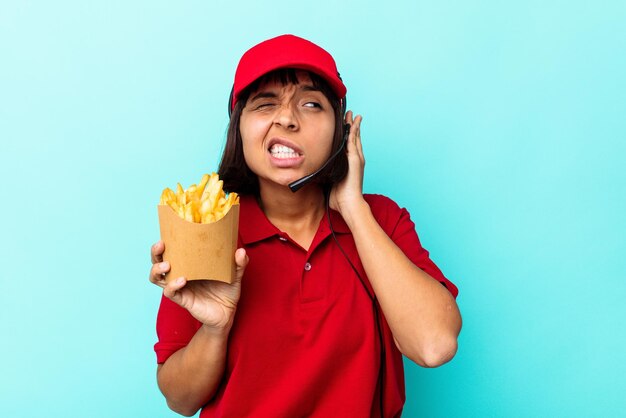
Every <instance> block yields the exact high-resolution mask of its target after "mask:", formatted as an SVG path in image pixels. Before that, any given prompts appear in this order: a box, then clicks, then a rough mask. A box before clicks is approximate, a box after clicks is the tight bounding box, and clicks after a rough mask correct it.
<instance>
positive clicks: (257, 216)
mask: <svg viewBox="0 0 626 418" xmlns="http://www.w3.org/2000/svg"><path fill="white" fill-rule="evenodd" d="M330 221H331V223H332V225H333V229H334V230H335V233H343V234H345V233H350V228H348V225H347V224H346V222H345V221H344V220H343V218H342V217H341V215H340V214H339V212H336V211H334V210H332V209H331V211H330ZM320 228H322V229H324V230H328V231H329V232H330V229H329V228H328V218H327V216H326V215H324V217H323V218H322V222H321V223H320ZM280 233H281V231H280V230H279V229H278V228H276V227H275V226H274V225H273V224H272V223H271V222H270V221H269V219H267V216H265V213H263V211H262V210H261V207H260V206H259V203H258V202H257V200H256V197H255V196H252V195H244V196H240V197H239V235H240V236H241V240H242V241H243V243H244V244H252V243H254V242H257V241H262V240H264V239H267V238H270V237H273V236H275V235H280Z"/></svg>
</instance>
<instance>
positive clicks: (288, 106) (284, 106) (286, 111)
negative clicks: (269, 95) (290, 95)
mask: <svg viewBox="0 0 626 418" xmlns="http://www.w3.org/2000/svg"><path fill="white" fill-rule="evenodd" d="M274 124H275V125H279V126H282V127H283V128H285V129H288V130H291V131H293V130H296V129H298V118H297V116H296V114H295V111H294V109H293V107H292V103H290V102H287V103H281V104H280V106H278V108H277V110H276V115H275V116H274Z"/></svg>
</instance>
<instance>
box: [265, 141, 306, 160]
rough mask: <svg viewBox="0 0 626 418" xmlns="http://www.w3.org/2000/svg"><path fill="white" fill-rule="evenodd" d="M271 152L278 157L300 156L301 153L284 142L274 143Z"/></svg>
mask: <svg viewBox="0 0 626 418" xmlns="http://www.w3.org/2000/svg"><path fill="white" fill-rule="evenodd" d="M269 152H270V154H271V155H272V157H274V158H278V159H289V158H298V157H299V156H300V154H298V153H297V152H296V151H295V150H293V149H292V148H289V147H287V146H285V145H282V144H274V145H272V146H271V147H270V149H269Z"/></svg>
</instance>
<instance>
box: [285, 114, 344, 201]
mask: <svg viewBox="0 0 626 418" xmlns="http://www.w3.org/2000/svg"><path fill="white" fill-rule="evenodd" d="M343 129H344V130H343V140H342V141H341V146H340V147H339V149H338V150H337V151H335V153H334V154H333V155H331V156H330V158H329V159H328V160H326V162H325V163H324V165H323V166H321V167H320V168H318V169H317V170H316V171H314V172H313V173H311V174H309V175H307V176H304V177H302V178H301V179H298V180H296V181H294V182H291V183H289V188H290V189H291V191H292V192H294V193H295V192H297V191H298V190H300V189H301V188H302V187H303V186H305V185H307V184H309V183H310V182H311V181H312V180H313V179H315V177H316V176H317V175H319V173H321V172H322V170H324V169H325V168H326V166H327V165H328V164H330V163H331V162H332V161H333V160H334V159H335V158H337V156H338V155H339V154H340V153H341V151H343V149H344V148H345V146H346V143H347V142H348V135H350V124H348V123H346V124H344V125H343Z"/></svg>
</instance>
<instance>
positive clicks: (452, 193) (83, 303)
mask: <svg viewBox="0 0 626 418" xmlns="http://www.w3.org/2000/svg"><path fill="white" fill-rule="evenodd" d="M625 25H626V6H625V4H624V2H621V1H613V2H611V1H600V2H587V1H549V2H544V1H527V2H519V3H518V2H499V1H495V0H485V1H456V2H453V1H436V2H434V1H433V2H424V1H403V2H390V3H387V4H384V5H383V3H382V2H372V3H369V2H366V1H362V2H358V1H352V0H348V1H343V2H334V1H318V2H314V3H299V2H292V1H277V2H272V3H264V2H252V1H250V2H242V1H239V2H227V1H224V0H220V1H211V2H208V1H207V2H202V1H195V2H163V1H136V2H122V1H106V2H105V1H89V2H84V1H75V2H70V1H59V2H33V1H13V2H9V1H3V2H2V3H1V5H0V141H1V149H0V181H1V189H0V193H1V195H2V198H1V199H2V200H1V205H0V231H1V232H0V234H1V235H0V236H1V237H2V239H1V240H0V263H1V264H0V278H1V286H0V314H1V318H0V335H1V336H2V344H1V348H0V376H1V378H0V416H2V417H35V416H48V417H107V418H110V417H168V416H175V414H174V413H172V412H169V411H168V409H167V407H166V405H165V402H164V400H163V398H162V396H161V395H160V393H159V391H158V388H157V386H156V380H155V368H156V365H155V356H154V353H153V351H152V345H153V344H154V342H155V339H156V335H155V330H154V321H155V315H156V311H157V307H158V302H159V298H160V291H159V289H158V288H156V287H155V286H153V285H151V284H150V283H149V282H148V271H149V267H150V262H149V247H150V245H151V244H152V243H153V242H155V241H156V240H157V239H158V237H159V232H158V223H157V216H156V204H157V202H158V198H159V195H160V192H161V190H162V189H163V188H164V187H165V186H173V185H175V182H176V181H180V182H181V183H183V184H185V185H189V184H190V183H194V182H197V181H198V180H199V178H200V176H201V175H202V173H204V172H210V171H212V170H214V169H216V167H217V163H218V161H219V156H220V152H221V149H222V146H223V141H224V138H225V130H226V126H227V121H228V118H227V112H226V103H227V96H228V93H229V91H230V88H231V84H232V77H233V74H234V70H235V67H236V64H237V61H238V58H239V56H240V55H241V54H242V53H243V51H245V50H246V49H247V48H248V47H250V46H251V45H253V44H255V43H257V42H259V41H261V40H263V39H266V38H269V37H272V36H275V35H279V34H282V33H294V34H297V35H300V36H303V37H305V38H309V39H311V40H313V41H314V42H316V43H318V44H320V45H322V46H323V47H325V48H326V49H328V50H329V51H331V53H332V54H333V55H334V56H335V58H336V60H337V62H338V65H339V68H340V71H341V74H342V76H343V78H344V80H345V82H346V84H347V86H348V94H349V102H348V103H349V107H350V108H352V109H354V110H355V112H357V113H361V114H363V115H364V121H363V126H362V134H363V141H364V150H365V155H366V158H367V167H366V179H365V190H366V191H367V192H377V193H384V194H387V195H389V196H390V197H392V198H393V199H395V200H396V201H397V202H398V203H400V204H401V205H402V206H405V207H407V208H408V209H409V210H410V212H411V214H412V217H413V219H414V221H415V223H416V225H417V230H418V233H419V234H420V237H421V239H422V241H423V244H424V245H425V246H426V248H428V249H429V250H430V252H431V256H432V258H433V259H434V260H435V262H436V263H437V264H438V265H439V266H440V267H441V268H442V269H443V271H444V272H445V273H446V274H447V276H448V277H450V278H451V279H452V280H453V281H454V282H455V283H456V284H457V285H458V286H459V288H460V296H459V298H458V303H459V306H460V308H461V311H462V313H463V317H464V327H463V331H462V333H461V336H460V349H459V352H458V354H457V356H456V357H455V359H454V360H453V361H452V362H451V363H449V364H447V365H445V366H443V367H441V368H439V369H434V370H426V369H421V368H419V367H417V366H416V365H414V364H410V363H408V362H407V363H406V374H407V398H408V399H407V404H406V409H405V416H407V417H417V416H424V417H473V416H475V417H484V416H496V417H537V416H540V417H555V416H559V417H574V416H576V417H609V416H618V415H622V416H623V414H624V411H625V410H626V401H624V393H625V392H626V383H625V382H626V380H625V378H624V375H625V373H626V359H625V358H624V345H625V344H626V329H625V328H626V327H625V326H624V317H625V316H626V315H625V314H626V308H624V299H625V297H626V284H625V281H624V279H625V277H624V276H625V271H626V261H625V260H626V257H625V256H624V252H625V250H626V245H625V244H626V242H625V241H626V239H625V234H626V220H625V216H624V214H625V213H626V197H625V196H626V193H625V191H626V169H625V168H624V166H625V164H624V160H625V156H626V145H625V144H626V117H625V108H626V106H625V105H626V99H625V97H626V81H625V79H626V77H624V75H625V74H626V30H625ZM242 401H245V400H242Z"/></svg>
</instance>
